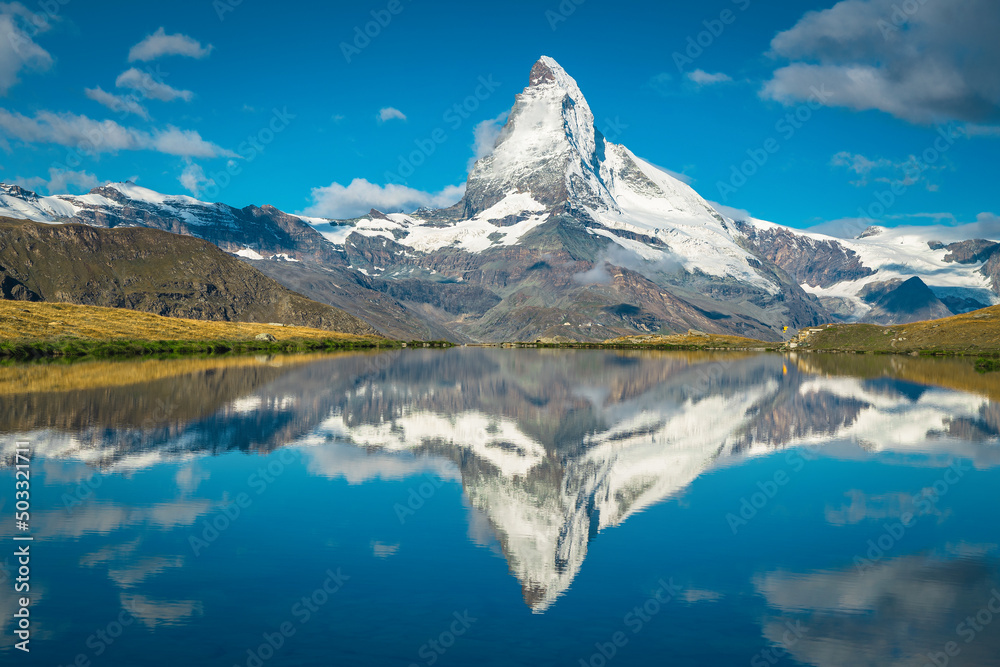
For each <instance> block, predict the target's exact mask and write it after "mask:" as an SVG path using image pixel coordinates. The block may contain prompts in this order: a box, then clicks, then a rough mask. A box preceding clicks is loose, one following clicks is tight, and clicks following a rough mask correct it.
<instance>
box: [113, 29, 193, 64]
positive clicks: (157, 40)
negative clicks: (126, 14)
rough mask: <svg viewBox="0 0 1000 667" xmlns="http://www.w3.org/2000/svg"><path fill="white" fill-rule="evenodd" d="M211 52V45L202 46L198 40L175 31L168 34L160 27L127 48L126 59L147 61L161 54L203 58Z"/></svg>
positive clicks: (159, 56) (161, 55)
mask: <svg viewBox="0 0 1000 667" xmlns="http://www.w3.org/2000/svg"><path fill="white" fill-rule="evenodd" d="M211 52H212V45H211V44H209V45H208V46H202V45H201V42H199V41H198V40H196V39H194V38H192V37H188V36H187V35H182V34H180V33H177V34H175V35H168V34H167V33H166V31H165V30H164V29H163V28H162V27H161V28H160V29H158V30H157V31H156V32H154V33H153V34H152V35H147V36H146V38H145V39H143V40H142V41H141V42H139V43H138V44H136V45H135V46H133V47H132V48H131V49H129V52H128V61H129V62H130V63H131V62H135V61H136V60H141V61H144V62H148V61H150V60H155V59H156V58H161V57H163V56H187V57H189V58H204V57H206V56H207V55H208V54H209V53H211Z"/></svg>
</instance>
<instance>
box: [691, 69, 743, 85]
mask: <svg viewBox="0 0 1000 667" xmlns="http://www.w3.org/2000/svg"><path fill="white" fill-rule="evenodd" d="M684 76H686V77H687V78H689V79H690V80H692V81H694V82H695V83H696V84H698V85H699V86H710V85H712V84H714V83H728V82H730V81H732V80H733V77H731V76H729V75H728V74H724V73H723V72H718V73H716V74H709V73H708V72H706V71H705V70H703V69H696V70H694V71H693V72H688V73H687V74H685V75H684Z"/></svg>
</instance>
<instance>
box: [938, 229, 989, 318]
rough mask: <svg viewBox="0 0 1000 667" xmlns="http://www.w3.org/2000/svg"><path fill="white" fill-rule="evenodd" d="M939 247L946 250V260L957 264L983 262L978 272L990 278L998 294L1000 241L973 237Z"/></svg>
mask: <svg viewBox="0 0 1000 667" xmlns="http://www.w3.org/2000/svg"><path fill="white" fill-rule="evenodd" d="M941 247H942V248H947V250H948V254H947V255H945V257H944V261H946V262H958V263H959V264H978V263H979V262H983V267H982V268H981V269H980V272H981V273H982V274H983V275H984V276H986V277H987V278H989V279H990V283H991V286H992V287H993V291H994V292H996V293H997V294H1000V243H996V242H994V241H987V240H986V239H973V240H970V241H960V242H958V243H952V244H950V245H947V246H945V245H942V246H941ZM987 305H988V304H987ZM980 307H982V306H980Z"/></svg>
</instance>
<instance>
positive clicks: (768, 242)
mask: <svg viewBox="0 0 1000 667" xmlns="http://www.w3.org/2000/svg"><path fill="white" fill-rule="evenodd" d="M736 224H737V227H738V228H739V230H740V231H742V232H743V233H744V234H745V235H746V237H747V239H748V241H749V242H750V243H751V244H752V245H753V246H754V247H755V248H756V249H757V250H758V251H759V252H760V254H761V255H762V256H763V257H765V258H766V259H767V260H768V261H771V262H774V263H775V264H777V265H778V266H780V267H781V268H782V269H784V270H785V271H787V272H788V274H789V275H790V276H792V278H794V279H795V281H796V283H797V284H799V285H801V284H807V285H812V286H813V287H830V286H832V285H836V284H837V283H839V282H842V281H845V280H857V279H858V278H865V277H867V276H870V275H874V273H875V271H873V270H872V269H870V268H869V267H867V266H865V265H864V264H862V262H861V258H860V257H858V254H857V253H856V252H854V251H853V250H849V249H847V248H845V247H844V246H842V245H840V244H839V243H837V242H836V241H816V240H813V239H810V238H807V237H805V236H800V235H798V234H795V233H794V232H792V231H790V230H787V229H766V230H763V229H758V228H756V227H754V226H752V225H750V224H748V223H746V222H737V223H736Z"/></svg>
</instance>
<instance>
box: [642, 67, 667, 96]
mask: <svg viewBox="0 0 1000 667" xmlns="http://www.w3.org/2000/svg"><path fill="white" fill-rule="evenodd" d="M673 79H674V77H673V76H671V75H670V73H669V72H660V73H659V74H654V75H653V76H651V77H650V78H649V81H647V82H646V86H647V87H649V88H650V89H651V90H654V91H656V92H657V93H659V94H660V95H669V94H671V93H672V92H673V83H672V82H673Z"/></svg>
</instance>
